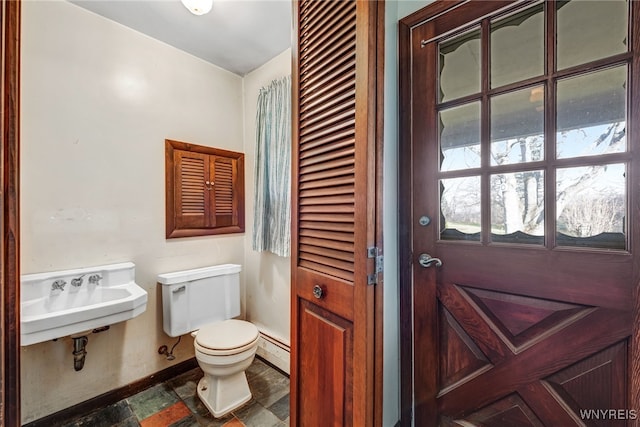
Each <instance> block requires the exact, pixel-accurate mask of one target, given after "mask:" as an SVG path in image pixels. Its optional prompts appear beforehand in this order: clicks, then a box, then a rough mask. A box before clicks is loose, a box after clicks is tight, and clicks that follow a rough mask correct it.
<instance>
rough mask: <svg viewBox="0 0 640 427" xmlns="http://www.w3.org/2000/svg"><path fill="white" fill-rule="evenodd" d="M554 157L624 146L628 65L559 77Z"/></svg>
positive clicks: (615, 150) (617, 150)
mask: <svg viewBox="0 0 640 427" xmlns="http://www.w3.org/2000/svg"><path fill="white" fill-rule="evenodd" d="M557 96H558V101H557V102H558V107H557V109H558V113H557V114H558V115H557V133H556V156H557V158H560V159H562V158H569V157H580V156H593V155H599V154H608V153H620V152H624V151H626V150H627V138H626V117H627V108H626V106H627V67H626V66H621V67H615V68H610V69H607V70H604V71H598V72H595V73H589V74H585V75H581V76H578V77H573V78H568V79H564V80H560V81H558V85H557Z"/></svg>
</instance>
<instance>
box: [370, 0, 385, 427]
mask: <svg viewBox="0 0 640 427" xmlns="http://www.w3.org/2000/svg"><path fill="white" fill-rule="evenodd" d="M377 6H378V7H377V14H378V16H377V18H378V19H377V23H376V26H377V31H376V33H377V40H376V49H375V54H376V59H375V64H376V67H377V68H376V101H377V103H376V117H375V123H376V130H375V135H376V142H375V145H376V160H375V164H376V168H375V172H376V178H375V188H376V191H375V197H376V203H375V211H376V214H375V217H376V225H375V242H376V246H377V247H378V248H379V249H380V251H382V250H383V248H384V240H383V230H382V227H383V223H382V222H383V216H382V215H383V206H384V203H383V191H382V188H383V165H384V163H383V160H384V158H383V152H384V138H383V136H384V64H385V62H384V41H385V14H384V10H385V2H384V1H379V2H377ZM374 300H375V302H374V308H373V312H374V317H375V319H374V328H375V332H374V354H376V355H378V357H374V375H373V381H374V384H373V393H374V396H373V401H372V403H373V410H374V413H373V421H374V426H376V427H382V421H383V411H382V408H383V405H384V401H383V388H382V387H383V383H382V378H383V375H384V360H383V359H384V358H383V357H382V355H383V354H384V342H383V339H384V336H383V329H384V274H382V273H381V274H379V275H378V284H377V285H376V289H375V295H374Z"/></svg>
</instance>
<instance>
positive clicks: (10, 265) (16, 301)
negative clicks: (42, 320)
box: [0, 0, 21, 426]
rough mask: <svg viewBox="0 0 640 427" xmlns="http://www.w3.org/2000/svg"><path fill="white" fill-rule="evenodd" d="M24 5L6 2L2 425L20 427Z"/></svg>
mask: <svg viewBox="0 0 640 427" xmlns="http://www.w3.org/2000/svg"><path fill="white" fill-rule="evenodd" d="M20 11H21V2H20V0H2V3H1V4H0V21H1V22H2V44H1V45H0V46H1V47H0V51H1V52H2V54H1V57H2V83H1V86H0V87H1V89H0V91H1V92H2V107H0V116H1V117H2V121H1V122H0V129H1V133H2V145H1V146H0V157H1V162H2V166H1V171H2V173H1V174H0V176H1V178H0V184H1V185H2V190H1V191H0V199H1V201H2V215H1V216H0V229H1V231H2V236H3V238H2V246H1V247H0V276H1V278H0V281H1V282H0V283H1V286H2V292H0V312H1V313H2V315H1V316H0V329H1V330H2V340H0V366H1V368H0V375H2V378H1V380H2V381H1V382H2V388H0V406H1V408H2V410H1V412H0V417H1V418H0V424H2V425H7V426H19V425H20V280H19V279H20V212H19V207H20V197H19V196H20V194H19V187H20V186H19V166H20V157H19V154H20V150H19V148H20V15H21V14H20Z"/></svg>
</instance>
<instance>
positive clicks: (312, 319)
mask: <svg viewBox="0 0 640 427" xmlns="http://www.w3.org/2000/svg"><path fill="white" fill-rule="evenodd" d="M294 13H295V17H296V22H295V25H296V29H295V30H296V32H297V35H298V40H297V43H296V45H295V48H294V76H293V83H294V84H293V150H292V152H293V179H292V181H293V192H292V199H293V206H292V208H293V221H292V235H293V239H292V248H293V253H292V368H291V389H292V403H291V422H292V425H296V426H305V427H306V426H352V425H356V426H367V425H372V422H373V410H372V401H373V390H372V388H373V334H372V331H373V290H374V288H373V286H369V285H368V284H367V283H368V275H371V273H372V271H373V265H372V260H370V259H368V258H367V248H368V247H370V246H373V245H374V244H375V242H374V237H375V236H374V231H375V229H374V224H375V216H374V213H375V212H374V210H375V209H374V208H375V186H374V184H375V182H374V178H373V177H375V152H376V151H375V148H376V146H375V124H374V123H373V122H374V120H373V117H375V114H374V113H375V106H376V96H375V95H376V93H375V79H374V74H375V69H376V68H375V66H374V65H375V62H374V61H375V52H376V46H375V45H372V40H373V41H375V37H372V34H375V31H376V17H377V3H376V2H369V1H353V0H339V1H319V0H304V1H299V2H296V3H295V8H294ZM371 52H374V54H373V55H372V53H371Z"/></svg>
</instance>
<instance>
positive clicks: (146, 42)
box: [21, 1, 251, 423]
mask: <svg viewBox="0 0 640 427" xmlns="http://www.w3.org/2000/svg"><path fill="white" fill-rule="evenodd" d="M22 11H23V12H22V13H23V23H22V26H23V29H22V31H23V34H22V97H21V103H22V105H21V107H22V111H21V114H22V127H21V196H22V198H21V222H22V224H21V230H22V235H21V268H22V273H24V274H27V273H35V272H44V271H52V270H60V269H67V268H75V267H84V266H93V265H100V264H107V263H115V262H121V261H133V262H134V263H135V264H136V281H137V283H138V284H139V285H140V286H142V287H143V288H145V289H146V290H147V292H148V293H149V301H148V305H147V310H146V312H145V313H144V314H142V315H140V316H139V317H137V318H135V319H133V320H130V321H127V322H124V323H120V324H117V325H114V326H112V327H111V329H110V330H109V331H106V332H102V333H100V334H92V335H90V336H89V344H88V346H87V351H88V354H87V358H86V364H85V367H84V369H83V370H81V371H79V372H75V371H74V370H73V356H72V354H71V352H72V344H71V339H70V338H64V339H60V340H58V341H56V342H46V343H42V344H36V345H32V346H28V347H23V348H22V353H21V365H22V372H21V383H22V421H23V423H24V422H29V421H32V420H34V419H38V418H41V417H43V416H45V415H48V414H51V413H53V412H56V411H59V410H61V409H63V408H67V407H70V406H72V405H75V404H77V403H79V402H82V401H85V400H87V399H89V398H92V397H94V396H97V395H99V394H102V393H104V392H106V391H109V390H113V389H116V388H118V387H121V386H124V385H126V384H129V383H131V382H133V381H135V380H138V379H140V378H144V377H146V376H148V375H150V374H152V373H154V372H157V371H159V370H162V369H164V368H167V367H168V366H170V364H174V363H177V362H180V361H183V360H185V359H188V358H191V357H193V350H192V349H193V347H192V339H191V338H190V337H189V336H186V337H184V338H183V340H182V343H181V344H180V345H179V346H178V347H177V348H176V354H177V359H176V360H175V361H174V362H168V361H167V360H166V359H165V358H164V357H162V356H160V355H158V353H157V350H158V347H159V346H160V345H162V344H167V345H169V346H171V345H172V344H173V343H174V342H175V340H174V339H170V338H169V337H168V336H166V335H165V334H164V333H163V331H162V308H161V300H160V297H159V292H158V291H159V290H158V285H157V284H156V275H157V274H158V273H162V272H168V271H174V270H180V269H185V268H194V267H200V266H205V265H212V264H219V263H228V262H229V263H239V264H244V262H245V253H244V246H245V236H244V235H242V234H240V235H231V236H223V237H217V236H210V237H202V238H188V239H172V240H166V239H165V215H164V211H165V206H164V203H165V197H164V194H165V175H164V174H165V170H164V164H165V159H164V140H165V138H170V139H177V140H182V141H188V142H192V143H196V144H201V145H211V146H215V147H220V148H225V149H230V150H234V151H243V149H244V147H243V111H242V104H243V99H242V79H241V78H240V77H239V76H237V75H235V74H232V73H230V72H227V71H224V70H222V69H220V68H217V67H214V66H212V65H211V64H208V63H206V62H204V61H201V60H199V59H196V58H195V57H192V56H190V55H188V54H186V53H184V52H181V51H178V50H176V49H175V48H172V47H170V46H168V45H165V44H163V43H161V42H158V41H156V40H153V39H151V38H149V37H146V36H143V35H141V34H139V33H137V32H135V31H132V30H130V29H127V28H125V27H123V26H120V25H118V24H115V23H113V22H111V21H108V20H106V19H104V18H101V17H99V16H97V15H94V14H92V13H90V12H87V11H85V10H84V9H81V8H79V7H77V6H75V5H73V4H71V3H68V2H65V1H43V2H40V1H27V2H23V3H22ZM247 170H248V171H249V172H248V173H250V171H251V169H250V168H248V169H247ZM249 176H250V175H249ZM248 181H249V182H251V179H249V180H248ZM241 281H242V283H244V275H243V277H242V279H241ZM185 338H186V339H185Z"/></svg>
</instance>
